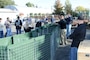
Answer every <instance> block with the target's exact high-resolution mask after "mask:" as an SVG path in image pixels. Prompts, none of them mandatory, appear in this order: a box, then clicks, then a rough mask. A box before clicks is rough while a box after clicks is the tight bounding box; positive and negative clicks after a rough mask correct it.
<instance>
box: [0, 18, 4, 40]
mask: <svg viewBox="0 0 90 60" xmlns="http://www.w3.org/2000/svg"><path fill="white" fill-rule="evenodd" d="M3 28H4V25H3V24H2V18H0V38H3Z"/></svg>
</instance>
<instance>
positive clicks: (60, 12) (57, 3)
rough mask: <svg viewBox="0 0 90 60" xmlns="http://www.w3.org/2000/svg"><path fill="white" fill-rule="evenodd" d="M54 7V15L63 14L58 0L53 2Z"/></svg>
mask: <svg viewBox="0 0 90 60" xmlns="http://www.w3.org/2000/svg"><path fill="white" fill-rule="evenodd" d="M54 7H55V10H54V14H62V12H63V6H62V4H61V3H60V0H57V1H56V2H55V6H54Z"/></svg>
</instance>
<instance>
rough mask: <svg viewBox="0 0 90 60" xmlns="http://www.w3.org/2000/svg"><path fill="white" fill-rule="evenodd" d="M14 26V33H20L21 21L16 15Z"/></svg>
mask: <svg viewBox="0 0 90 60" xmlns="http://www.w3.org/2000/svg"><path fill="white" fill-rule="evenodd" d="M15 26H16V33H17V34H21V27H22V21H21V20H20V17H19V16H18V17H17V20H16V21H15Z"/></svg>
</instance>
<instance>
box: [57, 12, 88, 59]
mask: <svg viewBox="0 0 90 60" xmlns="http://www.w3.org/2000/svg"><path fill="white" fill-rule="evenodd" d="M59 18H60V21H59V22H58V24H59V26H60V29H61V31H60V37H61V44H62V45H65V44H66V43H67V39H72V43H71V50H70V60H77V50H78V47H79V44H80V42H82V41H83V40H84V39H85V36H86V26H87V23H88V20H85V19H84V16H83V15H81V16H78V20H76V21H73V20H72V17H71V15H70V14H68V15H67V16H66V17H65V16H64V14H61V15H60V16H59ZM73 23H74V24H75V25H78V26H77V27H76V28H75V29H74V31H73V32H72V33H71V26H72V24H73Z"/></svg>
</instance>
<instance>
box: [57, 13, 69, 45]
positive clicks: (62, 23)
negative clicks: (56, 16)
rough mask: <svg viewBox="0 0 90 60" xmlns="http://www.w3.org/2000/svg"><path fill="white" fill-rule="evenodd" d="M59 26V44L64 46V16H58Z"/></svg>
mask: <svg viewBox="0 0 90 60" xmlns="http://www.w3.org/2000/svg"><path fill="white" fill-rule="evenodd" d="M58 23H59V25H60V29H61V30H60V37H61V44H62V45H66V42H67V40H66V20H65V19H64V15H63V14H62V15H61V16H60V21H59V22H58Z"/></svg>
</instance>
